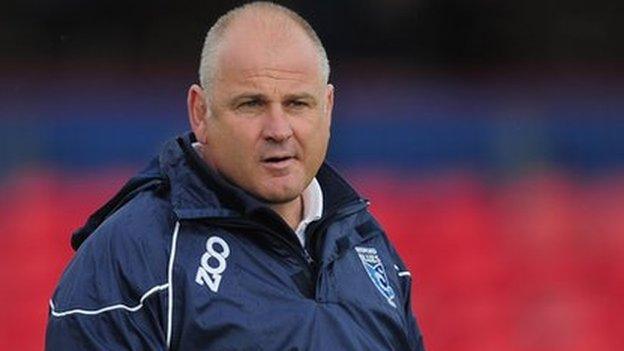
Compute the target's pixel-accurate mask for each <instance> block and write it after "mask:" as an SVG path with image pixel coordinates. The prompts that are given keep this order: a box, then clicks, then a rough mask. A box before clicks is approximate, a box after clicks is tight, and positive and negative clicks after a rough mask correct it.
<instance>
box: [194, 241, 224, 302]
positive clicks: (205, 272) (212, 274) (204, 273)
mask: <svg viewBox="0 0 624 351" xmlns="http://www.w3.org/2000/svg"><path fill="white" fill-rule="evenodd" d="M215 247H218V248H219V250H217V249H216V248H215ZM229 255H230V246H229V245H228V243H227V242H225V240H223V239H221V238H220V237H218V236H212V237H210V238H208V240H207V241H206V252H204V254H203V255H202V257H201V259H200V261H199V263H200V264H199V268H197V274H196V275H195V282H196V283H197V284H199V285H204V284H206V286H208V288H209V289H210V290H212V292H215V293H216V292H217V291H219V285H220V284H221V274H223V272H224V271H225V269H226V268H227V262H226V261H225V259H226V258H227V257H228V256H229ZM211 263H213V264H211Z"/></svg>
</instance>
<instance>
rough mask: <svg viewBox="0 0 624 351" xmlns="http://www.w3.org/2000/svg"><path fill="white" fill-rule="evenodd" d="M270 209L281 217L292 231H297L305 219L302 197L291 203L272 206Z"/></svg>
mask: <svg viewBox="0 0 624 351" xmlns="http://www.w3.org/2000/svg"><path fill="white" fill-rule="evenodd" d="M269 207H270V208H271V209H272V210H273V211H275V212H276V213H277V214H278V215H280V217H282V219H283V220H284V221H285V222H286V223H287V224H288V226H289V227H290V228H292V230H295V229H297V226H298V225H299V223H300V222H301V219H302V218H303V198H302V197H301V195H299V196H298V197H297V198H296V199H294V200H292V201H290V202H287V203H283V204H271V205H269Z"/></svg>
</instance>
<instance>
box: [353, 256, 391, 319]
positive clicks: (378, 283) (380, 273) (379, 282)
mask: <svg viewBox="0 0 624 351" xmlns="http://www.w3.org/2000/svg"><path fill="white" fill-rule="evenodd" d="M355 251H357V253H358V256H360V260H361V261H362V265H364V268H365V269H366V273H368V277H369V278H370V279H371V280H372V281H373V284H374V285H375V287H377V290H379V292H380V293H381V294H382V295H383V296H384V297H385V298H386V300H387V301H388V303H389V304H390V306H392V307H394V308H396V304H395V303H394V297H395V296H396V295H395V293H394V289H392V286H390V282H389V281H388V276H387V275H386V269H385V268H384V265H383V262H381V259H380V258H379V255H378V254H377V250H376V249H375V248H373V247H356V248H355Z"/></svg>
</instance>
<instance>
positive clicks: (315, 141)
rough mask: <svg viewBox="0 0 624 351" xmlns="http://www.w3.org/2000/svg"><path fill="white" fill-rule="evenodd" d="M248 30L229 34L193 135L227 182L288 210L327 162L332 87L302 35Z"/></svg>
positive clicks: (221, 50) (294, 30)
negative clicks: (203, 109)
mask: <svg viewBox="0 0 624 351" xmlns="http://www.w3.org/2000/svg"><path fill="white" fill-rule="evenodd" d="M244 27H245V25H244V24H240V26H237V27H236V28H231V29H230V30H229V32H228V33H226V37H225V38H224V39H223V42H222V46H221V47H220V49H219V54H218V59H217V70H216V76H215V78H214V79H213V84H212V87H211V89H210V91H209V92H207V94H208V96H207V101H205V102H206V103H207V108H206V109H205V111H206V115H205V116H204V122H205V125H204V126H203V127H202V126H194V128H193V129H194V131H195V134H196V136H197V138H198V140H200V141H201V142H203V143H204V144H205V146H204V147H203V148H202V153H203V156H204V158H205V159H206V160H207V161H208V162H209V163H210V164H211V165H212V166H213V167H214V168H215V169H216V170H217V171H219V172H220V173H221V174H222V175H223V176H225V177H226V178H227V179H228V180H230V181H231V182H233V183H235V184H237V185H238V186H240V187H241V188H243V189H245V190H246V191H248V192H249V193H251V194H253V195H254V196H256V197H258V198H260V199H261V200H263V201H266V202H269V203H287V202H290V201H292V200H295V199H297V197H298V196H299V195H300V194H301V192H302V191H303V190H304V189H305V188H306V186H307V185H308V184H309V183H310V181H311V180H312V178H313V177H314V176H315V175H316V173H317V171H318V169H319V167H320V165H321V163H322V162H323V160H324V159H325V154H326V152H327V145H328V141H329V133H330V132H329V128H330V120H331V110H332V106H333V87H332V86H331V85H327V84H326V83H325V82H324V81H323V80H322V77H321V71H320V66H319V61H318V60H319V58H318V55H317V53H316V51H315V49H314V47H313V45H312V43H311V42H310V40H309V39H308V38H307V37H306V36H305V35H304V33H303V32H302V31H301V30H300V29H299V28H297V27H293V28H291V29H290V33H288V34H284V33H273V32H271V31H270V30H267V29H266V28H244ZM263 29H264V30H265V31H267V33H263V32H262V30H263ZM196 88H198V87H196ZM192 89H193V88H191V90H192ZM189 105H191V98H190V97H189Z"/></svg>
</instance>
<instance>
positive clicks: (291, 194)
mask: <svg viewBox="0 0 624 351" xmlns="http://www.w3.org/2000/svg"><path fill="white" fill-rule="evenodd" d="M302 192H303V189H301V190H298V189H296V187H284V188H282V189H279V188H278V187H277V186H273V187H270V188H268V189H265V191H262V192H260V193H259V194H258V197H259V198H260V199H261V200H262V201H264V202H267V203H270V204H285V203H288V202H291V201H294V200H296V199H297V198H299V195H301V193H302Z"/></svg>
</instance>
